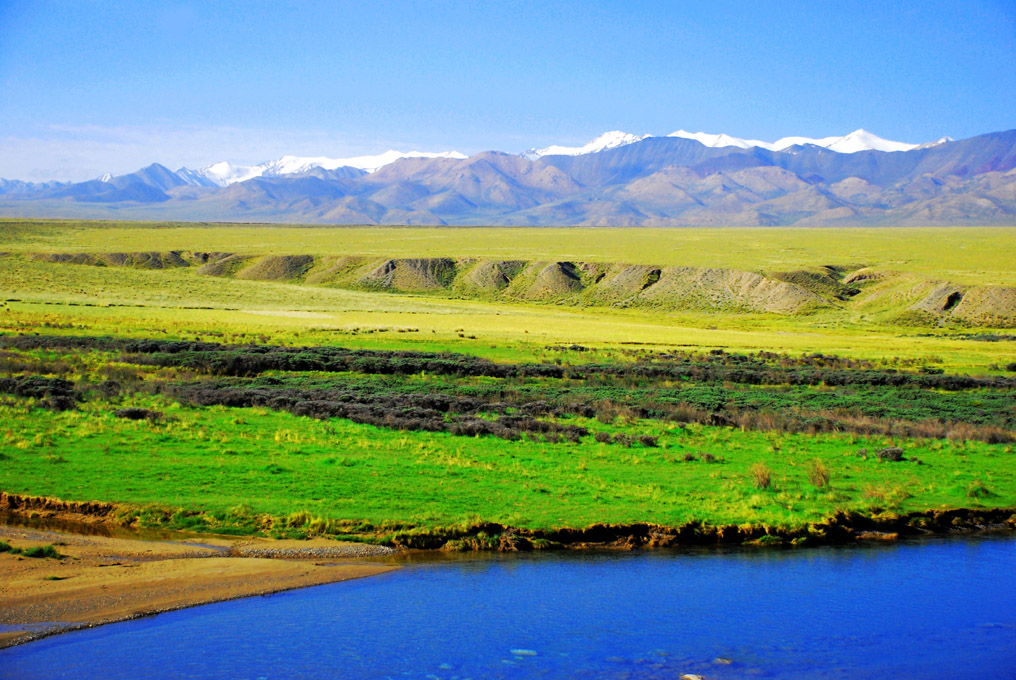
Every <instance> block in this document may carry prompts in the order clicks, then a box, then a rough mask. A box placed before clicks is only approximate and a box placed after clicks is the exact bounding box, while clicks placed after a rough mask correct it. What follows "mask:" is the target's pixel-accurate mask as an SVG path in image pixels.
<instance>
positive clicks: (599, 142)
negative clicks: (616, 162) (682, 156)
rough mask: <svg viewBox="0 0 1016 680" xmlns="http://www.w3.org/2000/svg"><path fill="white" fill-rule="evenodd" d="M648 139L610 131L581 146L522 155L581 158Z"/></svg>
mask: <svg viewBox="0 0 1016 680" xmlns="http://www.w3.org/2000/svg"><path fill="white" fill-rule="evenodd" d="M648 137H652V135H633V134H631V133H629V132H622V131H621V130H611V131H610V132H604V133H603V134H602V135H600V136H599V137H597V138H596V139H594V140H592V141H591V142H587V143H585V144H584V145H582V146H560V145H557V144H555V145H552V146H548V147H545V148H543V149H530V150H528V151H526V152H525V153H523V154H522V155H523V156H525V157H526V158H529V159H534V158H539V157H540V156H581V155H583V154H587V153H596V152H597V151H604V150H605V149H614V148H617V147H619V146H627V145H628V144H634V143H635V142H641V141H642V140H643V139H646V138H648Z"/></svg>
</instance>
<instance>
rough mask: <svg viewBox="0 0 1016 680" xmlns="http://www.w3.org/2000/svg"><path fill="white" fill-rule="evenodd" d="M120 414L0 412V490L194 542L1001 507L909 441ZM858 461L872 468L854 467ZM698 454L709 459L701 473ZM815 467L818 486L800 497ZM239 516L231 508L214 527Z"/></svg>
mask: <svg viewBox="0 0 1016 680" xmlns="http://www.w3.org/2000/svg"><path fill="white" fill-rule="evenodd" d="M129 403H132V404H135V405H138V406H146V407H154V408H158V409H162V410H163V411H164V412H165V413H166V415H167V416H169V418H170V419H169V420H168V421H166V422H162V423H152V422H148V421H128V420H123V419H117V418H115V417H113V415H112V407H111V406H110V405H109V404H106V403H104V402H101V401H90V402H86V403H84V404H83V405H82V406H81V407H80V410H77V411H68V412H63V413H53V412H50V411H43V410H40V409H34V408H31V405H30V404H27V403H25V402H20V403H11V404H7V405H2V406H0V420H2V421H3V422H5V423H6V424H7V427H6V429H5V430H4V431H2V432H0V442H2V448H3V450H4V452H5V453H4V456H3V459H2V460H0V489H3V490H5V491H8V492H12V493H27V494H44V495H49V496H54V497H60V498H63V499H66V500H95V499H100V500H103V501H112V502H117V503H126V504H133V505H139V506H150V505H155V506H161V507H170V508H174V507H178V508H184V509H187V510H190V511H197V512H203V513H212V514H216V513H217V514H218V515H219V519H218V520H210V522H211V524H209V525H208V526H207V528H211V529H214V528H215V526H216V522H218V524H220V525H222V524H225V525H228V524H229V523H230V522H232V523H242V520H243V518H244V517H246V516H247V515H249V514H251V513H253V514H261V513H266V514H269V515H273V516H276V517H285V516H287V515H289V514H291V513H298V512H306V513H308V514H309V515H311V516H317V517H322V518H325V519H328V520H346V521H350V522H361V521H364V522H368V523H370V524H373V525H375V526H377V525H383V524H391V523H396V524H403V525H405V524H408V525H415V526H419V527H425V528H431V529H433V528H439V527H448V526H453V525H462V524H469V523H475V522H479V521H495V522H502V523H505V524H509V525H514V526H519V527H531V528H559V527H563V526H587V525H589V524H592V523H595V522H617V523H628V522H642V521H649V522H656V523H660V524H665V525H670V526H676V525H680V524H683V523H685V522H688V521H691V520H700V521H706V522H710V523H714V524H728V523H746V522H750V523H755V524H766V525H772V526H783V527H797V526H801V525H802V524H803V523H806V522H809V521H817V520H820V519H822V518H823V517H827V516H829V514H831V513H832V512H833V511H835V510H855V511H861V512H870V511H872V510H875V509H879V510H888V511H893V512H900V513H902V512H909V511H921V510H928V509H937V508H946V507H971V508H976V507H1012V506H1016V470H1014V468H1013V467H1012V465H1010V464H1009V463H1008V461H1011V459H1012V447H1011V446H1005V445H988V444H981V443H976V442H965V443H955V442H950V441H912V442H907V443H906V444H904V449H905V456H906V457H907V458H908V459H910V460H907V461H903V462H895V463H893V462H886V461H880V460H878V459H877V458H876V457H875V456H874V451H875V450H877V449H878V448H879V447H882V446H885V445H888V444H889V441H888V440H885V439H880V438H859V437H853V436H848V435H818V436H807V435H798V434H774V433H760V432H742V431H739V430H735V429H730V428H708V427H701V426H696V425H690V426H687V427H685V428H681V427H679V426H677V425H676V424H673V423H661V422H653V421H637V422H629V423H625V424H619V425H616V426H615V425H609V426H604V425H601V424H598V423H596V421H584V420H576V421H575V422H579V423H582V424H586V425H589V426H591V427H598V428H600V429H604V428H606V429H610V430H612V429H623V430H625V431H632V432H635V431H637V432H644V433H650V434H654V435H657V436H658V437H659V443H660V446H659V447H658V448H641V447H636V448H624V447H619V446H616V445H607V444H600V443H597V442H595V441H592V437H587V438H586V440H584V441H582V442H581V443H578V444H572V443H556V444H550V443H545V442H537V441H529V440H521V441H504V440H499V439H494V438H489V437H478V438H471V437H457V436H452V435H449V434H445V433H421V432H400V431H395V430H387V429H379V428H375V427H372V426H368V425H357V424H354V423H351V422H349V421H344V420H338V419H332V420H327V421H321V420H315V419H311V418H305V417H296V416H293V415H290V414H287V413H279V412H271V411H267V410H264V409H250V408H247V409H235V408H224V407H207V408H203V409H196V408H190V407H182V406H180V405H178V404H174V403H171V402H167V401H165V400H164V399H161V398H152V397H141V396H135V397H133V398H131V400H130V402H129ZM861 448H867V449H869V450H870V451H871V452H872V455H871V456H870V457H868V458H867V459H863V458H860V457H858V456H857V452H858V450H859V449H861ZM707 453H710V454H712V455H714V456H715V457H716V458H717V461H716V462H712V463H710V462H706V460H705V459H704V458H705V456H704V454H707ZM686 454H693V456H694V457H695V460H685V455H686ZM915 458H916V459H920V460H921V461H922V463H923V464H918V463H917V462H914V461H913V460H912V459H915ZM815 461H820V462H821V463H822V465H823V466H824V468H825V470H826V471H827V474H828V477H829V481H828V485H824V486H819V487H817V486H816V485H815V483H814V477H813V476H811V475H810V471H811V470H812V469H813V468H814V465H815ZM759 463H764V464H765V465H766V466H767V467H768V469H769V470H771V474H772V487H771V488H769V489H759V488H757V487H756V485H755V483H754V481H753V475H752V466H754V465H757V464H759ZM238 506H239V507H241V508H243V510H242V511H235V512H234V513H233V516H232V517H229V516H228V513H229V512H230V511H231V510H234V509H236V508H237V507H238Z"/></svg>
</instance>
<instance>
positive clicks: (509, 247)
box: [0, 219, 1016, 285]
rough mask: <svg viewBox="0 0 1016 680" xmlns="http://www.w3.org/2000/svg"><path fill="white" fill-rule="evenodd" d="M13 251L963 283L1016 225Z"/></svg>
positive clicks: (346, 234)
mask: <svg viewBox="0 0 1016 680" xmlns="http://www.w3.org/2000/svg"><path fill="white" fill-rule="evenodd" d="M0 242H2V243H3V244H4V245H3V247H4V249H5V250H8V251H12V252H37V251H41V252H47V251H48V252H110V251H127V252H131V251H146V250H147V251H166V250H180V249H182V250H200V251H226V252H234V253H256V254H265V253H308V254H315V255H335V256H342V255H350V254H356V255H375V256H381V257H475V258H491V259H523V260H579V261H590V262H626V263H630V264H657V265H682V266H687V267H727V268H735V269H745V270H748V271H758V270H764V271H770V270H790V269H796V268H807V267H816V266H820V265H825V264H837V265H858V266H869V267H888V268H893V269H897V270H900V271H907V272H915V273H919V274H924V275H928V276H930V277H932V278H936V279H954V280H958V281H961V282H963V283H970V284H975V283H980V284H999V285H1014V284H1016V270H1014V268H1013V267H1012V266H1011V264H1010V263H1012V262H1014V261H1016V228H1013V227H984V228H973V227H956V228H944V227H934V228H911V227H902V228H885V229H873V228H845V229H808V228H789V227H779V228H768V227H767V228H755V227H750V228H710V229H704V228H703V229H662V228H638V229H631V228H610V227H602V228H600V227H597V228H593V227H582V228H559V227H527V228H521V227H520V228H507V227H328V226H284V225H222V224H217V223H211V224H191V223H165V224H160V223H151V222H137V223H129V222H128V223H122V222H87V221H54V220H45V221H39V220H9V219H8V220H0Z"/></svg>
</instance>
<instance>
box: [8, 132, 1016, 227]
mask: <svg viewBox="0 0 1016 680" xmlns="http://www.w3.org/2000/svg"><path fill="white" fill-rule="evenodd" d="M0 214H3V215H7V216H20V217H68V218H120V219H152V220H160V219H165V220H205V221H245V222H249V221H264V222H309V223H334V224H436V225H444V224H453V225H457V224H462V225H472V224H492V225H612V226H696V225H702V226H710V225H715V226H722V225H730V226H735V225H743V226H749V225H750V226H756V225H762V226H769V225H801V226H805V225H811V226H822V225H873V226H874V225H951V224H998V225H1002V224H1006V225H1008V224H1016V130H1010V131H1005V132H993V133H989V134H985V135H980V136H977V137H972V138H969V139H964V140H959V141H954V140H951V139H949V138H942V139H940V140H938V141H935V142H931V143H928V144H921V145H915V144H905V143H902V142H893V141H890V140H885V139H882V138H880V137H877V136H876V135H873V134H871V133H868V132H866V131H864V130H857V131H855V132H852V133H850V134H848V135H845V136H842V137H827V138H822V139H811V138H803V137H787V138H784V139H781V140H778V141H776V142H773V143H766V142H760V141H757V140H750V139H741V138H737V137H732V136H729V135H723V134H721V135H713V134H706V133H701V132H699V133H689V132H685V131H683V130H679V131H677V132H674V133H672V134H670V135H667V136H647V135H633V134H629V133H624V132H620V131H613V132H608V133H605V134H604V135H601V136H600V137H598V138H597V139H595V140H592V141H591V142H589V143H588V144H585V145H583V146H581V147H567V146H550V147H545V148H539V149H537V148H533V149H530V150H528V151H526V152H524V153H522V154H508V153H502V152H497V151H485V152H482V153H478V154H475V155H473V156H469V157H466V156H464V155H463V154H460V153H457V152H453V151H452V152H440V153H429V152H426V153H425V152H409V153H400V152H397V151H389V152H387V153H385V154H380V155H377V156H362V157H356V158H338V159H336V158H326V157H297V156H285V157H283V158H280V159H278V160H274V161H269V162H266V163H262V164H259V165H253V166H244V165H233V164H230V163H226V162H220V163H214V164H211V165H209V166H207V167H205V168H202V169H200V170H191V169H187V168H181V169H180V170H178V171H176V172H173V171H171V170H169V169H168V168H166V167H164V166H162V165H159V164H157V163H156V164H153V165H150V166H148V167H146V168H143V169H141V170H138V171H136V172H133V173H130V174H126V175H119V176H115V177H114V176H109V175H107V176H104V177H102V178H100V179H96V180H90V181H86V182H77V183H58V182H47V183H43V184H33V183H26V182H20V181H17V180H0Z"/></svg>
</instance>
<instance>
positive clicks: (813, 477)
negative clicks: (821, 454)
mask: <svg viewBox="0 0 1016 680" xmlns="http://www.w3.org/2000/svg"><path fill="white" fill-rule="evenodd" d="M829 479H830V474H829V470H828V469H827V468H826V466H825V463H823V462H822V461H821V460H819V459H817V458H816V459H815V460H813V461H812V462H811V465H809V466H808V481H809V482H811V483H812V485H813V486H814V487H815V488H818V489H821V488H823V487H825V486H827V485H828V484H829Z"/></svg>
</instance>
